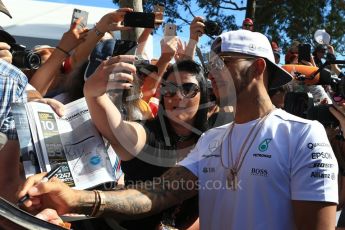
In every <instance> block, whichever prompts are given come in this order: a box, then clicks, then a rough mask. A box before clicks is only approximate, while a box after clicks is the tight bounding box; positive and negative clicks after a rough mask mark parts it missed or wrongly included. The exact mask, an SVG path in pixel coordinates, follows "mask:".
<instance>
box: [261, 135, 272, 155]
mask: <svg viewBox="0 0 345 230" xmlns="http://www.w3.org/2000/svg"><path fill="white" fill-rule="evenodd" d="M271 140H272V138H266V139H265V140H263V141H262V142H261V143H260V145H259V147H258V149H259V150H260V152H265V151H266V150H267V149H268V144H269V143H270V142H271Z"/></svg>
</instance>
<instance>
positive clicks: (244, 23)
mask: <svg viewBox="0 0 345 230" xmlns="http://www.w3.org/2000/svg"><path fill="white" fill-rule="evenodd" d="M246 24H247V25H249V24H250V25H251V26H252V25H254V23H253V20H252V19H250V18H246V19H244V20H243V22H242V25H246Z"/></svg>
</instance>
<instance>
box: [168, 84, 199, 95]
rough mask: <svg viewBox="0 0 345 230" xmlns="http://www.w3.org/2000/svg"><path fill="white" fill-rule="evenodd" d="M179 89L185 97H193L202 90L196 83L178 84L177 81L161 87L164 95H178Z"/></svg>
mask: <svg viewBox="0 0 345 230" xmlns="http://www.w3.org/2000/svg"><path fill="white" fill-rule="evenodd" d="M177 90H179V91H180V93H181V94H182V96H183V97H185V98H193V97H195V96H196V95H197V93H198V92H199V91H200V88H199V86H198V85H197V84H195V83H183V84H182V85H177V84H176V83H172V82H169V83H166V84H165V86H163V87H162V88H161V94H162V95H163V96H164V97H173V96H175V95H176V93H177Z"/></svg>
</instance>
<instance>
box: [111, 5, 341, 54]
mask: <svg viewBox="0 0 345 230" xmlns="http://www.w3.org/2000/svg"><path fill="white" fill-rule="evenodd" d="M132 1H135V0H132ZM113 2H114V3H115V4H117V5H118V4H119V0H113ZM157 2H162V1H157V0H143V9H144V11H147V12H152V9H153V5H154V4H156V3H157ZM250 2H251V3H253V4H254V7H255V16H254V18H253V19H254V24H255V30H256V31H259V32H262V33H264V34H266V35H267V36H268V37H269V38H270V39H272V40H275V41H277V42H278V44H279V46H280V47H282V51H283V53H285V51H286V49H287V48H288V47H289V45H290V44H291V42H292V41H293V40H298V41H300V42H304V43H311V44H312V46H315V45H316V42H315V40H314V33H315V31H316V30H318V29H325V30H326V31H327V32H328V33H329V34H330V35H331V44H332V45H333V46H334V47H335V49H336V51H337V52H338V53H341V55H342V56H345V37H344V32H345V20H344V18H345V1H343V0H305V1H301V0H256V1H255V0H251V1H250ZM165 4H166V8H165V12H164V20H165V22H172V23H176V24H177V25H178V29H180V30H181V29H183V28H184V29H186V28H188V27H185V26H186V25H187V24H190V22H191V21H192V19H193V17H194V16H196V15H199V16H203V17H205V18H206V19H207V20H214V21H217V22H218V23H219V24H220V25H221V26H222V28H223V30H224V31H227V30H233V29H238V28H239V27H240V26H241V25H236V23H235V16H234V13H235V11H243V12H245V11H246V9H247V1H243V0H176V1H175V0H167V1H165Z"/></svg>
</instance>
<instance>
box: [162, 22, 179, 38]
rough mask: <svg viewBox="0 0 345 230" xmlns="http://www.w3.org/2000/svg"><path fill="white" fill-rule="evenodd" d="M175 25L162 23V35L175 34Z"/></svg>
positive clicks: (170, 35) (171, 35)
mask: <svg viewBox="0 0 345 230" xmlns="http://www.w3.org/2000/svg"><path fill="white" fill-rule="evenodd" d="M176 35H177V33H176V25H175V24H172V23H167V24H165V25H164V37H173V36H176Z"/></svg>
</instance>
